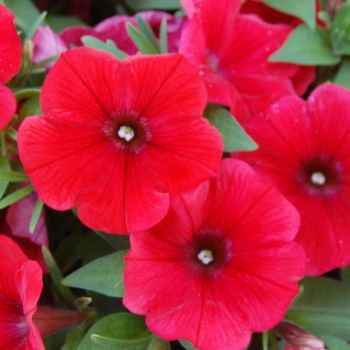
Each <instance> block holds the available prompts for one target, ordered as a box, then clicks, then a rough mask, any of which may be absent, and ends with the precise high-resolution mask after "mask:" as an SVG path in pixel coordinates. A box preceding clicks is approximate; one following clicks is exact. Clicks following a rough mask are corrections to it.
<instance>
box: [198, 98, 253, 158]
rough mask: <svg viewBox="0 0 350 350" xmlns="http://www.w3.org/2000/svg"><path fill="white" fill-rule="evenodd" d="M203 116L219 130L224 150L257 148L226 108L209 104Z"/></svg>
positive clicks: (251, 149) (233, 150)
mask: <svg viewBox="0 0 350 350" xmlns="http://www.w3.org/2000/svg"><path fill="white" fill-rule="evenodd" d="M204 117H205V118H207V119H208V120H209V122H210V124H211V125H213V126H215V127H216V128H217V129H218V130H219V133H220V135H221V137H222V139H223V141H224V146H225V148H224V151H225V152H235V151H253V150H255V149H257V148H258V145H257V144H256V143H255V142H254V141H253V139H252V138H251V137H250V136H249V135H248V134H247V133H246V132H245V131H244V129H243V128H242V127H241V126H240V125H239V123H238V122H237V121H236V119H235V118H234V117H233V116H232V114H231V113H230V112H229V111H228V110H227V109H226V108H224V107H222V106H219V105H215V104H209V105H208V106H207V108H206V109H205V111H204Z"/></svg>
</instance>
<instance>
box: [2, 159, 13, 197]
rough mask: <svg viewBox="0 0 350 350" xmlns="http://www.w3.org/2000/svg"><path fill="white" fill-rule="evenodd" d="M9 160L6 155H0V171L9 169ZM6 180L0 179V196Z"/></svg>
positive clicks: (6, 182)
mask: <svg viewBox="0 0 350 350" xmlns="http://www.w3.org/2000/svg"><path fill="white" fill-rule="evenodd" d="M10 170H11V168H10V161H9V159H8V157H4V156H0V171H10ZM8 184H9V183H8V181H0V198H1V197H2V196H3V195H4V193H5V191H6V188H7V185H8Z"/></svg>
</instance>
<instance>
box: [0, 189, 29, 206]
mask: <svg viewBox="0 0 350 350" xmlns="http://www.w3.org/2000/svg"><path fill="white" fill-rule="evenodd" d="M33 191H34V188H33V186H32V185H29V186H26V187H22V188H20V189H19V190H17V191H15V192H12V193H11V194H9V195H8V196H6V197H4V198H3V199H2V200H1V201H0V209H4V208H6V207H8V206H9V205H11V204H13V203H15V202H17V201H19V200H20V199H22V198H24V197H25V196H28V194H29V193H32V192H33Z"/></svg>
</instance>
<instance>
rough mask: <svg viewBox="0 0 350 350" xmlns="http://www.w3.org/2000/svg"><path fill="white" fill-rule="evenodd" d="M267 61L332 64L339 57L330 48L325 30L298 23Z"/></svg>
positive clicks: (336, 61) (337, 60) (335, 62)
mask: <svg viewBox="0 0 350 350" xmlns="http://www.w3.org/2000/svg"><path fill="white" fill-rule="evenodd" d="M269 61H271V62H288V63H298V64H304V65H324V66H327V65H334V64H337V63H338V62H339V61H340V58H339V57H338V56H336V55H334V54H333V53H332V51H331V49H330V41H329V37H328V34H327V32H326V31H325V30H324V29H322V28H321V27H319V26H316V29H315V30H312V29H310V28H309V27H308V26H307V25H300V26H298V27H296V28H295V29H294V31H293V32H292V33H291V34H290V35H289V37H288V38H287V41H285V42H284V44H283V46H282V47H281V48H280V49H279V50H277V51H276V52H275V53H274V54H273V55H272V56H270V58H269Z"/></svg>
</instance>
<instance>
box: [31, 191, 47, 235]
mask: <svg viewBox="0 0 350 350" xmlns="http://www.w3.org/2000/svg"><path fill="white" fill-rule="evenodd" d="M43 207H44V203H43V202H42V201H41V199H40V198H39V197H38V199H37V201H36V204H35V207H34V210H33V214H32V218H31V220H30V224H29V231H30V233H33V232H34V230H35V227H36V224H37V223H38V220H39V217H40V214H41V212H42V210H43Z"/></svg>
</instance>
